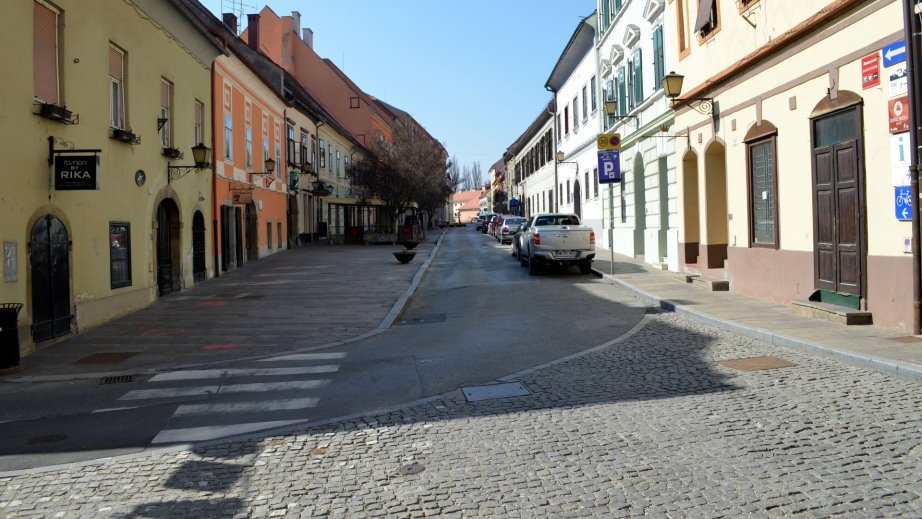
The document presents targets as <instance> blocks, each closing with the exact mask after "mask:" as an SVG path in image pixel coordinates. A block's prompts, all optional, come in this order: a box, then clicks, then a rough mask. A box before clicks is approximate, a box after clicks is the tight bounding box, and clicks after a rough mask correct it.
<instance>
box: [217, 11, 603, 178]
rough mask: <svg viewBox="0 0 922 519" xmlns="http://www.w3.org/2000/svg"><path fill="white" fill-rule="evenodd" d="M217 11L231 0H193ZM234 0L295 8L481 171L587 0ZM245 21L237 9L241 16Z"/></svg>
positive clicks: (385, 95)
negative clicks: (316, 0)
mask: <svg viewBox="0 0 922 519" xmlns="http://www.w3.org/2000/svg"><path fill="white" fill-rule="evenodd" d="M201 1H202V3H203V4H204V5H205V6H206V7H208V8H209V9H211V10H212V11H213V12H214V13H215V14H216V15H217V16H218V17H219V18H220V13H221V11H222V2H223V10H224V11H232V10H234V9H233V8H232V6H233V5H236V6H239V5H240V3H241V1H240V0H201ZM263 2H265V3H257V2H256V0H243V3H244V7H243V11H244V14H247V13H255V12H258V11H259V10H261V9H262V7H263V6H264V5H268V6H269V7H271V8H272V10H273V11H275V12H276V13H277V14H278V15H280V16H286V15H290V14H291V11H299V12H300V13H301V25H302V27H309V28H311V29H312V30H313V31H314V49H315V50H316V51H317V53H318V54H320V55H321V56H322V57H325V58H329V59H330V60H331V61H333V62H334V63H336V64H337V65H338V66H339V67H341V68H342V69H343V70H344V71H345V72H346V74H348V75H349V77H350V78H352V80H353V81H355V83H356V84H358V85H359V87H361V88H362V89H363V90H364V91H365V92H367V93H368V94H370V95H373V96H376V97H378V98H380V99H383V100H385V101H387V102H388V103H390V104H392V105H394V106H396V107H398V108H400V109H402V110H404V111H406V112H409V113H410V114H411V115H413V117H414V118H415V119H416V120H417V121H419V122H420V124H422V125H423V126H424V127H425V128H426V129H427V130H428V131H429V133H431V134H432V135H433V136H434V137H435V138H436V139H438V140H439V141H441V142H442V143H444V144H445V147H446V148H447V149H448V153H449V154H450V155H452V156H457V158H458V162H459V165H460V166H462V167H463V166H465V165H470V164H471V163H473V162H474V161H479V162H480V165H481V168H482V170H483V171H484V173H486V171H488V170H489V168H490V166H491V165H492V164H493V163H494V162H496V161H497V160H499V159H501V158H502V154H503V152H504V151H505V150H506V148H507V147H508V146H509V145H510V144H512V141H513V140H515V138H516V137H518V136H519V135H520V134H521V133H522V132H523V131H525V129H526V128H527V127H528V125H529V124H531V122H532V121H533V120H534V119H535V117H537V116H538V113H539V111H540V110H541V109H542V108H543V107H544V106H545V105H546V104H547V102H548V101H549V100H550V99H551V93H550V92H548V91H547V90H545V89H544V83H545V82H546V81H547V78H548V76H549V75H550V73H551V69H552V68H553V67H554V65H555V64H556V63H557V58H559V57H560V53H561V52H562V51H563V48H564V46H565V45H566V44H567V42H568V41H569V40H570V36H571V35H572V34H573V31H574V30H575V29H576V26H577V23H579V21H580V20H581V19H582V18H583V17H585V16H586V15H588V14H590V13H591V12H592V11H593V10H594V9H595V2H594V1H593V0H529V1H524V0H462V1H459V2H442V1H437V2H436V1H432V0H387V1H383V2H382V1H378V2H372V1H370V0H364V1H358V0H336V1H326V2H319V1H318V2H312V1H305V0H301V1H295V0H263ZM240 23H241V24H245V23H246V16H244V17H243V18H242V20H241V22H240Z"/></svg>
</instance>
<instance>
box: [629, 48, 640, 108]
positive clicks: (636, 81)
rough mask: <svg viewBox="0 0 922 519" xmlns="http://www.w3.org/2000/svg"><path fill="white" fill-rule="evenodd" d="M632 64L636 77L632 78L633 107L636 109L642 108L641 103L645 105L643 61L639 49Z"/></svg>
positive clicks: (635, 52)
mask: <svg viewBox="0 0 922 519" xmlns="http://www.w3.org/2000/svg"><path fill="white" fill-rule="evenodd" d="M632 64H633V66H634V77H633V78H632V80H633V83H632V86H633V92H632V98H633V99H632V103H631V107H632V108H636V107H638V106H640V103H643V59H642V58H641V52H640V49H639V48H638V49H637V50H635V51H634V59H633V61H632Z"/></svg>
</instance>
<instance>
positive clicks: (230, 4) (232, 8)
mask: <svg viewBox="0 0 922 519" xmlns="http://www.w3.org/2000/svg"><path fill="white" fill-rule="evenodd" d="M255 9H256V6H255V5H250V4H245V3H244V2H243V0H221V13H231V14H233V15H234V16H236V17H237V20H239V21H238V23H237V36H240V33H242V32H243V28H242V26H243V24H242V23H240V22H242V21H243V17H244V15H245V14H246V12H247V11H248V10H250V11H252V10H255Z"/></svg>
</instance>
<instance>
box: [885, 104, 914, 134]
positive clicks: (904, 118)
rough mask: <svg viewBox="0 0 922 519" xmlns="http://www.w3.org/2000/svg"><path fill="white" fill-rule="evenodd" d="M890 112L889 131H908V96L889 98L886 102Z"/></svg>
mask: <svg viewBox="0 0 922 519" xmlns="http://www.w3.org/2000/svg"><path fill="white" fill-rule="evenodd" d="M888 106H889V110H888V112H889V113H890V133H902V132H908V131H909V96H908V95H905V96H900V97H897V98H894V99H891V100H890V102H889V103H888Z"/></svg>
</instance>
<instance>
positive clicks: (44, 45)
mask: <svg viewBox="0 0 922 519" xmlns="http://www.w3.org/2000/svg"><path fill="white" fill-rule="evenodd" d="M33 6H34V7H33V10H32V35H33V36H32V83H33V87H34V94H35V98H36V99H37V100H39V101H41V102H43V103H49V104H53V105H57V106H61V99H60V96H59V90H58V12H57V11H55V10H54V9H52V8H51V7H49V6H48V5H47V4H45V3H42V2H34V3H33Z"/></svg>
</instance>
